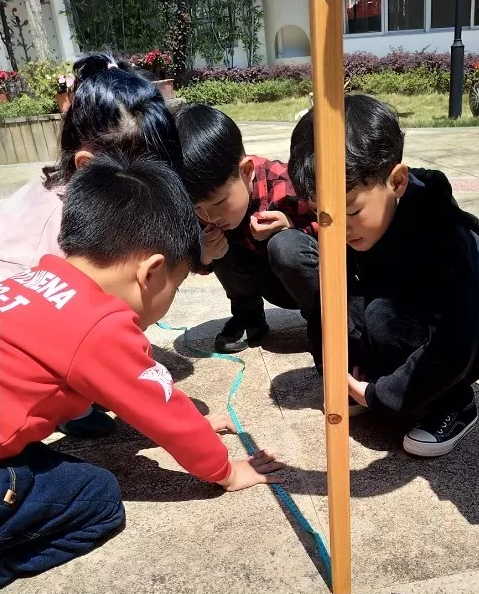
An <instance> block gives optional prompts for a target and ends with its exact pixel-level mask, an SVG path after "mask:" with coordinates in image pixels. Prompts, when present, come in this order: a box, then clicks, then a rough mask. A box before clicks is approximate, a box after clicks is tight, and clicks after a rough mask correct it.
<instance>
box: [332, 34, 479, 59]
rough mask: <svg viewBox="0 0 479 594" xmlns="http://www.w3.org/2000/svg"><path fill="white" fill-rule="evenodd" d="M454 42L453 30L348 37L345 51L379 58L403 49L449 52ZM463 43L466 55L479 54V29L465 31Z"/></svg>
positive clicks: (345, 42)
mask: <svg viewBox="0 0 479 594" xmlns="http://www.w3.org/2000/svg"><path fill="white" fill-rule="evenodd" d="M453 40H454V30H453V29H441V30H439V31H430V32H429V33H425V32H421V33H393V34H391V33H389V34H387V35H359V36H358V35H346V36H345V37H344V51H345V52H347V53H353V52H358V51H363V52H372V53H373V54H376V55H378V56H385V55H386V54H388V53H389V52H390V51H391V48H398V47H403V48H404V49H405V50H406V51H416V50H422V49H424V48H425V47H427V49H428V50H430V51H433V50H436V51H438V52H448V51H450V49H451V45H452V42H453ZM462 41H463V43H464V47H465V52H466V53H468V52H473V53H479V29H463V31H462Z"/></svg>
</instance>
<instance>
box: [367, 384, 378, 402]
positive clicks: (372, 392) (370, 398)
mask: <svg viewBox="0 0 479 594" xmlns="http://www.w3.org/2000/svg"><path fill="white" fill-rule="evenodd" d="M365 397H366V403H367V405H368V408H373V407H374V405H375V404H376V400H377V397H376V384H374V383H372V382H370V383H369V384H368V385H367V386H366V393H365Z"/></svg>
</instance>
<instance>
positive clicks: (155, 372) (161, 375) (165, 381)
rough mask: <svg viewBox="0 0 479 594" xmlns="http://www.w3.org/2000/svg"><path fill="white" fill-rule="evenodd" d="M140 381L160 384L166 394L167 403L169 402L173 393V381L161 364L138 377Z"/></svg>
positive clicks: (156, 364)
mask: <svg viewBox="0 0 479 594" xmlns="http://www.w3.org/2000/svg"><path fill="white" fill-rule="evenodd" d="M138 379H141V380H150V381H151V382H158V383H159V384H160V386H161V387H162V388H163V391H164V392H165V401H166V402H168V400H169V399H170V397H171V393H172V391H173V379H172V377H171V375H170V372H169V371H168V369H166V367H163V365H160V363H155V365H154V366H153V367H149V368H148V369H145V371H144V372H143V373H141V374H140V375H139V376H138Z"/></svg>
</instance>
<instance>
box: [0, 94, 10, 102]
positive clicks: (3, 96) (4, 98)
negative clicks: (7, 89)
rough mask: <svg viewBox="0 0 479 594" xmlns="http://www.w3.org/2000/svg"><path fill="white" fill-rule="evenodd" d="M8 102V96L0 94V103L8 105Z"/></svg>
mask: <svg viewBox="0 0 479 594" xmlns="http://www.w3.org/2000/svg"><path fill="white" fill-rule="evenodd" d="M7 101H8V95H7V94H6V93H0V103H6V102H7Z"/></svg>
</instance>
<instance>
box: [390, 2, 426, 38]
mask: <svg viewBox="0 0 479 594" xmlns="http://www.w3.org/2000/svg"><path fill="white" fill-rule="evenodd" d="M424 28H425V27H424V1H423V0H389V2H388V29H389V31H404V30H411V29H424Z"/></svg>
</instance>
